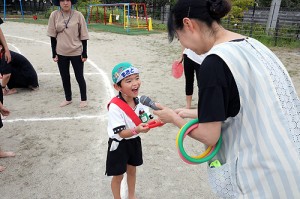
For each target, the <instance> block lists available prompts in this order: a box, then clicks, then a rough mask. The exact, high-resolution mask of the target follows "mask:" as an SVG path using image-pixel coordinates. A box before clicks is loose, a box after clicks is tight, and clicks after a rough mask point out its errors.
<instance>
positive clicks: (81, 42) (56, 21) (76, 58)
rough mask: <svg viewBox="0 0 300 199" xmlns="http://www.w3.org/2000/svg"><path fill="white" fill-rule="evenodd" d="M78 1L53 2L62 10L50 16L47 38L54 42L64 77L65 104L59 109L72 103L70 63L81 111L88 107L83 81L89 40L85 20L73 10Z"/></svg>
mask: <svg viewBox="0 0 300 199" xmlns="http://www.w3.org/2000/svg"><path fill="white" fill-rule="evenodd" d="M75 3H76V0H72V1H71V0H60V1H59V0H54V1H53V4H54V5H56V6H60V9H59V10H55V11H53V12H52V13H51V15H50V18H49V22H48V31H47V35H48V36H49V37H50V38H51V47H52V58H53V61H55V62H57V65H58V68H59V72H60V75H61V79H62V83H63V87H64V92H65V98H66V99H65V101H63V102H62V103H61V104H60V106H61V107H64V106H66V105H69V104H71V103H72V91H71V81H70V69H69V68H70V62H71V63H72V66H73V70H74V73H75V77H76V80H77V82H78V84H79V89H80V95H81V102H80V105H79V107H80V108H83V107H86V106H87V96H86V83H85V79H84V75H83V74H84V73H83V69H84V62H85V61H86V60H87V40H88V39H89V35H88V30H87V25H86V22H85V19H84V16H83V15H82V14H81V13H80V12H78V11H76V10H73V9H72V5H73V4H75Z"/></svg>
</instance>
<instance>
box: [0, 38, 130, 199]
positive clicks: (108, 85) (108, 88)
mask: <svg viewBox="0 0 300 199" xmlns="http://www.w3.org/2000/svg"><path fill="white" fill-rule="evenodd" d="M5 36H6V37H14V38H18V39H22V40H29V41H33V42H39V43H43V44H47V45H50V43H49V42H44V41H39V40H35V39H30V38H26V37H19V36H13V35H5ZM87 62H88V63H89V64H90V65H92V66H93V67H94V68H95V69H96V70H97V71H98V72H99V74H100V75H101V76H102V79H103V81H104V84H105V89H106V91H107V93H108V97H109V99H111V98H112V97H114V96H115V94H114V89H113V87H112V85H111V83H110V81H109V78H108V76H107V74H106V73H105V72H104V71H103V70H102V69H101V68H99V67H98V66H97V64H95V63H94V62H93V61H92V60H91V59H90V58H89V59H88V60H87ZM109 99H107V101H108V100H109ZM81 117H82V116H80V117H70V119H82V118H81ZM84 117H89V116H84ZM91 117H93V116H91ZM95 117H100V116H95ZM95 117H94V118H95ZM68 118H69V117H62V118H61V120H67V119H68ZM100 118H102V117H100ZM103 118H104V117H103ZM55 119H58V118H32V119H15V120H7V121H6V122H10V121H11V122H14V121H51V120H55ZM127 195H128V186H127V176H126V175H124V178H123V180H122V184H121V196H122V198H125V197H126V196H127Z"/></svg>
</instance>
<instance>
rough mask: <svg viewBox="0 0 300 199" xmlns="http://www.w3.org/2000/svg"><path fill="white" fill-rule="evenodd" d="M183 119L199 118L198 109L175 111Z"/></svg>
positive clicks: (179, 109)
mask: <svg viewBox="0 0 300 199" xmlns="http://www.w3.org/2000/svg"><path fill="white" fill-rule="evenodd" d="M175 113H177V114H178V115H179V116H180V117H182V118H197V117H198V110H197V109H187V108H178V109H176V110H175Z"/></svg>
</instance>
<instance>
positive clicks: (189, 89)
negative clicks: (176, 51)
mask: <svg viewBox="0 0 300 199" xmlns="http://www.w3.org/2000/svg"><path fill="white" fill-rule="evenodd" d="M183 65H184V75H185V94H186V95H193V92H194V77H195V73H196V78H198V77H197V70H199V68H200V65H199V64H198V63H196V62H194V61H193V60H191V59H190V58H188V57H187V55H185V54H184V55H183Z"/></svg>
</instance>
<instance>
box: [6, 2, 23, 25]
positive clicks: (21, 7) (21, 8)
mask: <svg viewBox="0 0 300 199" xmlns="http://www.w3.org/2000/svg"><path fill="white" fill-rule="evenodd" d="M16 1H20V10H21V15H22V19H24V12H23V6H22V0H16ZM3 19H4V21H5V19H6V0H3Z"/></svg>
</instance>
